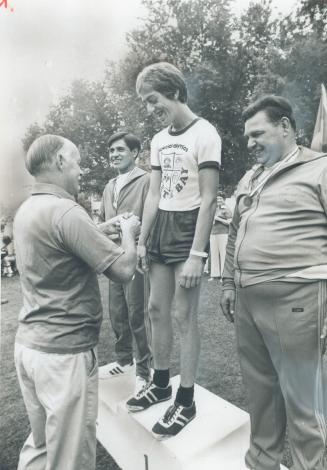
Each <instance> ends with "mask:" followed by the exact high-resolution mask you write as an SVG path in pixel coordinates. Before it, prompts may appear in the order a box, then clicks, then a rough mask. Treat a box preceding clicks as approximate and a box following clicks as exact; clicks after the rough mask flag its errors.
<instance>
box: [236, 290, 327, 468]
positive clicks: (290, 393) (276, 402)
mask: <svg viewBox="0 0 327 470" xmlns="http://www.w3.org/2000/svg"><path fill="white" fill-rule="evenodd" d="M326 312H327V281H319V282H310V283H298V282H280V281H278V282H264V283H260V284H257V285H253V286H249V287H244V288H238V290H237V301H236V315H235V321H236V331H237V342H238V352H239V357H240V363H241V369H242V374H243V380H244V384H245V387H246V390H247V394H248V403H249V413H250V417H251V440H250V448H249V450H248V452H247V455H246V459H245V462H246V466H247V467H248V468H251V469H253V470H278V469H279V468H280V461H281V458H282V454H283V448H284V437H285V430H286V423H287V425H288V434H289V440H290V446H291V451H292V458H293V463H294V470H326V469H327V455H326V454H327V451H326V443H327V441H326V434H327V427H326V421H327V371H326V366H327V364H326V362H327V358H326V355H325V356H323V354H322V348H323V344H322V340H321V339H320V334H321V329H322V325H323V322H324V319H325V318H326Z"/></svg>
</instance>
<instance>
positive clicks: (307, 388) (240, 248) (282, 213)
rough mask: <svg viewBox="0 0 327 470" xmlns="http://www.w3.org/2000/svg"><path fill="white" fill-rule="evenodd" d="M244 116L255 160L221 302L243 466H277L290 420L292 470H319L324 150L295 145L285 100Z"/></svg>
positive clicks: (325, 254) (325, 274)
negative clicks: (234, 352) (230, 330)
mask: <svg viewBox="0 0 327 470" xmlns="http://www.w3.org/2000/svg"><path fill="white" fill-rule="evenodd" d="M243 117H244V120H245V133H244V134H245V137H246V138H247V139H248V149H249V151H250V152H251V153H252V154H253V156H254V157H255V159H256V162H257V164H256V165H254V167H253V168H252V169H251V170H250V171H248V172H247V173H246V174H245V175H244V177H243V178H242V180H241V181H240V183H239V185H238V189H237V194H236V207H235V211H234V216H233V221H232V223H231V226H230V232H229V239H228V244H227V254H226V260H225V269H224V274H223V277H224V279H223V289H224V293H223V298H222V308H223V311H224V314H225V315H226V317H227V318H228V319H229V320H231V321H234V318H235V324H236V332H237V337H238V352H239V357H240V362H241V369H242V374H243V379H244V384H245V387H246V389H247V391H248V401H249V412H250V416H251V440H250V449H249V450H248V452H247V454H246V459H245V461H246V466H247V468H249V469H259V468H260V470H277V469H279V468H280V461H281V458H282V455H283V447H284V439H285V431H286V423H287V424H288V435H289V440H290V446H291V451H292V457H293V463H294V468H296V470H325V469H326V468H327V460H326V459H327V456H326V434H327V427H326V420H327V416H326V406H327V395H326V393H327V381H326V370H325V369H324V365H323V354H324V350H325V344H326V332H327V320H326V316H327V315H326V314H327V155H326V154H319V153H317V152H313V151H311V150H309V149H307V148H303V147H298V146H297V145H296V141H295V129H296V124H295V120H294V116H293V112H292V107H291V105H290V103H289V102H288V101H287V100H286V99H284V98H282V97H278V96H266V97H263V98H261V99H259V100H257V101H256V102H254V103H253V104H252V105H250V106H249V107H248V108H247V109H246V110H245V112H244V113H243ZM235 293H236V303H235ZM234 315H235V317H234Z"/></svg>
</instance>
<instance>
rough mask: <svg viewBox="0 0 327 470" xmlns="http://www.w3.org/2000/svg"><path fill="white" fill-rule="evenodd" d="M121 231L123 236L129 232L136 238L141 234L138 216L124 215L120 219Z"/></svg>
mask: <svg viewBox="0 0 327 470" xmlns="http://www.w3.org/2000/svg"><path fill="white" fill-rule="evenodd" d="M119 223H120V230H121V232H122V234H123V235H124V233H126V232H129V233H130V234H131V235H133V237H134V238H136V237H137V236H138V235H139V234H140V230H141V222H140V219H139V218H138V217H137V216H136V215H133V214H132V215H122V216H121V218H120V221H119Z"/></svg>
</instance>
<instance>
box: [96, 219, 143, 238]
mask: <svg viewBox="0 0 327 470" xmlns="http://www.w3.org/2000/svg"><path fill="white" fill-rule="evenodd" d="M98 227H99V229H100V230H101V231H102V232H103V233H104V234H105V235H107V236H108V237H109V238H110V239H111V240H113V241H115V240H119V239H121V238H122V236H125V235H127V236H128V235H131V236H133V238H134V239H136V238H137V237H138V236H139V234H140V231H141V222H140V219H139V218H138V217H137V216H136V215H134V214H133V212H124V213H123V214H119V215H117V216H116V217H112V218H111V219H109V220H107V221H106V222H103V223H101V224H99V225H98Z"/></svg>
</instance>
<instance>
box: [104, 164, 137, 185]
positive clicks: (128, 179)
mask: <svg viewBox="0 0 327 470" xmlns="http://www.w3.org/2000/svg"><path fill="white" fill-rule="evenodd" d="M144 174H146V171H145V170H142V168H139V167H138V166H135V167H134V170H133V172H132V173H131V174H130V175H129V177H128V178H127V180H126V182H125V184H124V185H123V187H124V186H126V185H127V184H129V183H130V182H131V181H134V180H135V179H137V178H139V177H140V176H143V175H144ZM116 180H117V176H116V177H115V178H112V179H111V180H110V183H111V184H114V183H115V182H116Z"/></svg>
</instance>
